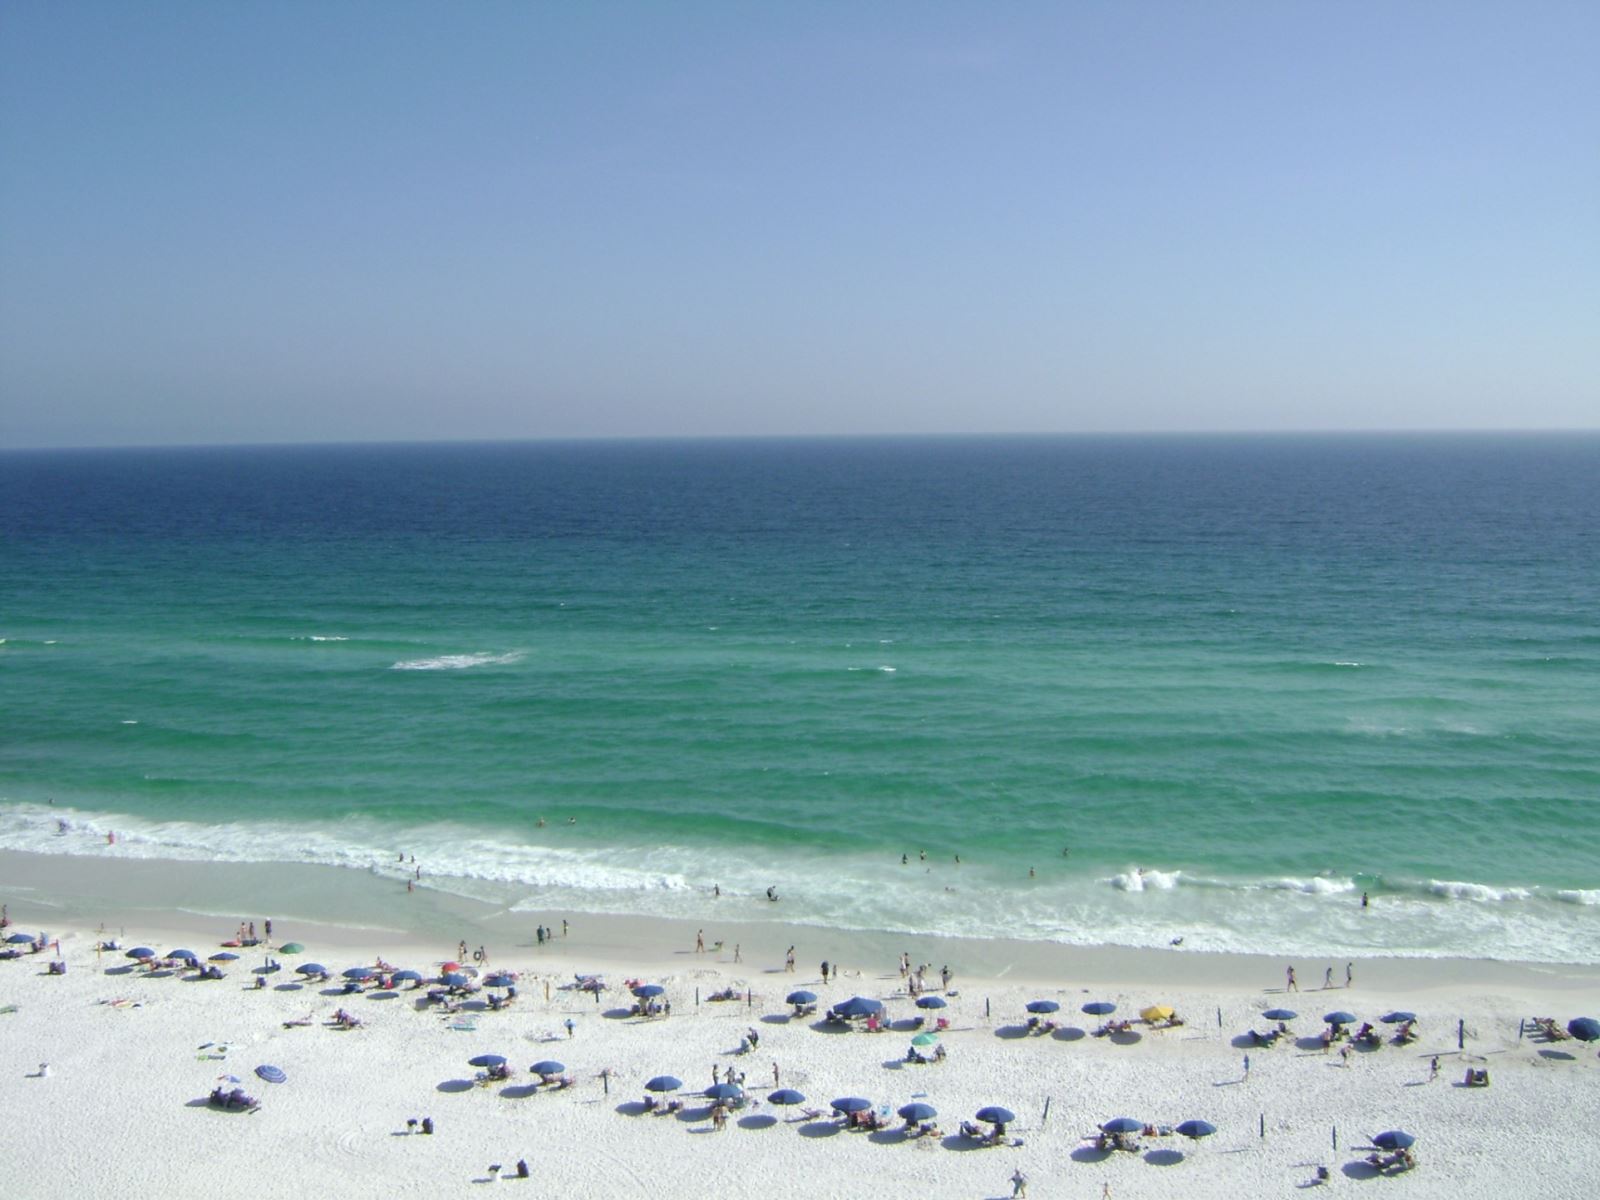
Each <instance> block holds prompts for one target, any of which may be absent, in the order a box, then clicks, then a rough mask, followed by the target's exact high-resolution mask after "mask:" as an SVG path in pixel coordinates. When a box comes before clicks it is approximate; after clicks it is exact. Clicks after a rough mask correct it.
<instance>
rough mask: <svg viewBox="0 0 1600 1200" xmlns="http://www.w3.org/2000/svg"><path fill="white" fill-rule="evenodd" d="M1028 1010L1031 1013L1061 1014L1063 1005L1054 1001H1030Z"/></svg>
mask: <svg viewBox="0 0 1600 1200" xmlns="http://www.w3.org/2000/svg"><path fill="white" fill-rule="evenodd" d="M1027 1009H1028V1011H1029V1012H1031V1013H1053V1012H1059V1011H1060V1009H1061V1005H1059V1004H1057V1003H1056V1002H1055V1001H1054V1000H1029V1001H1028V1004H1027Z"/></svg>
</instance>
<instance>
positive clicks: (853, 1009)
mask: <svg viewBox="0 0 1600 1200" xmlns="http://www.w3.org/2000/svg"><path fill="white" fill-rule="evenodd" d="M833 1011H834V1012H836V1013H839V1014H840V1015H841V1016H846V1017H870V1016H871V1015H872V1014H873V1013H881V1012H882V1011H883V1001H882V1000H869V999H868V998H867V997H865V996H852V997H850V999H848V1000H846V1001H845V1002H844V1003H843V1004H836V1005H835V1006H834V1009H833Z"/></svg>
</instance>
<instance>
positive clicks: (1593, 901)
mask: <svg viewBox="0 0 1600 1200" xmlns="http://www.w3.org/2000/svg"><path fill="white" fill-rule="evenodd" d="M1555 898H1556V899H1557V900H1560V901H1561V902H1562V903H1563V904H1588V905H1600V888H1562V889H1561V890H1560V891H1558V892H1556V893H1555Z"/></svg>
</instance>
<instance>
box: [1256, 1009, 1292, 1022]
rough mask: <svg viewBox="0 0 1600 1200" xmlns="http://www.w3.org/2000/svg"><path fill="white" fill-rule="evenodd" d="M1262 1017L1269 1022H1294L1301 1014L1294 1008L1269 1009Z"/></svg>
mask: <svg viewBox="0 0 1600 1200" xmlns="http://www.w3.org/2000/svg"><path fill="white" fill-rule="evenodd" d="M1261 1015H1262V1016H1263V1017H1265V1018H1266V1019H1267V1020H1269V1021H1292V1020H1294V1019H1295V1018H1296V1017H1298V1016H1299V1015H1300V1014H1299V1013H1297V1012H1295V1011H1294V1009H1292V1008H1269V1009H1267V1011H1266V1012H1264V1013H1262V1014H1261Z"/></svg>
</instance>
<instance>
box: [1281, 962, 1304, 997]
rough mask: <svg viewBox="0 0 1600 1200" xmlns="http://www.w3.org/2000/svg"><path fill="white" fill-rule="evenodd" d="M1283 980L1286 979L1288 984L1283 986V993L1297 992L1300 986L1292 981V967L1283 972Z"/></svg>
mask: <svg viewBox="0 0 1600 1200" xmlns="http://www.w3.org/2000/svg"><path fill="white" fill-rule="evenodd" d="M1285 978H1286V979H1287V981H1288V982H1286V983H1285V984H1284V988H1283V990H1284V991H1286V992H1298V991H1299V990H1300V985H1299V984H1298V983H1296V982H1295V979H1294V968H1293V967H1290V968H1289V969H1288V970H1287V971H1286V972H1285Z"/></svg>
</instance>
